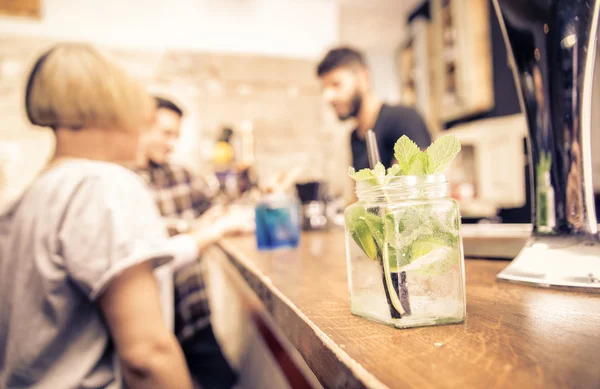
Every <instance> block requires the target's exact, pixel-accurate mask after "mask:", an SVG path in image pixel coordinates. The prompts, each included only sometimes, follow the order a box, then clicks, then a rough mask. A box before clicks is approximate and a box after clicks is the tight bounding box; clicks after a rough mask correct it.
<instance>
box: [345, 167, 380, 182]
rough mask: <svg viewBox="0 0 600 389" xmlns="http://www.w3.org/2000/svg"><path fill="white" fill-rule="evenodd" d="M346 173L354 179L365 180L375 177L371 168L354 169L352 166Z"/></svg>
mask: <svg viewBox="0 0 600 389" xmlns="http://www.w3.org/2000/svg"><path fill="white" fill-rule="evenodd" d="M348 175H349V176H350V177H351V178H353V179H354V181H366V180H370V179H372V178H375V175H374V174H373V172H372V171H371V169H361V170H359V171H355V170H354V168H353V167H350V168H348Z"/></svg>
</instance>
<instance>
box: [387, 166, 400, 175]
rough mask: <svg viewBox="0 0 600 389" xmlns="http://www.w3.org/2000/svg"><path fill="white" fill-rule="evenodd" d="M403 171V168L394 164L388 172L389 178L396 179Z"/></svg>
mask: <svg viewBox="0 0 600 389" xmlns="http://www.w3.org/2000/svg"><path fill="white" fill-rule="evenodd" d="M401 171H402V168H401V167H400V165H398V164H397V163H395V164H393V165H392V167H391V168H389V169H388V170H387V177H390V178H391V177H395V176H397V175H398V174H400V172H401Z"/></svg>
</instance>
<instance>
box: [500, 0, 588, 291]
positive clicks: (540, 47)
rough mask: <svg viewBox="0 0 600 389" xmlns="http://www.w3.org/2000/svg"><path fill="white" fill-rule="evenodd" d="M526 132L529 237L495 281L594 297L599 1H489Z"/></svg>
mask: <svg viewBox="0 0 600 389" xmlns="http://www.w3.org/2000/svg"><path fill="white" fill-rule="evenodd" d="M493 2H494V6H495V9H496V13H497V15H498V18H499V19H500V25H501V26H502V28H503V34H504V38H505V41H506V43H507V47H508V51H509V57H510V58H509V62H510V63H511V67H512V69H513V73H514V78H515V82H516V85H517V90H518V91H519V99H520V105H521V109H522V111H523V112H524V113H525V116H526V119H527V125H528V130H529V134H528V135H529V136H528V148H529V158H530V161H529V162H530V164H529V166H530V169H531V171H530V177H532V180H531V193H532V194H531V196H532V204H533V205H534V206H533V207H532V209H533V211H532V224H533V232H532V235H531V237H530V239H529V241H528V243H527V244H526V246H525V247H524V248H523V250H522V251H521V252H520V254H519V255H518V256H517V257H516V258H515V259H514V260H513V261H512V262H511V263H510V265H509V266H508V267H506V268H505V269H504V270H503V271H502V272H501V273H500V274H498V278H499V279H501V280H507V281H516V282H525V283H530V284H534V285H537V286H546V287H565V288H581V289H582V290H584V291H595V292H600V239H599V238H598V225H597V221H596V213H595V205H594V193H593V186H592V160H591V159H592V150H591V130H592V128H591V118H592V84H593V77H594V74H593V73H594V66H595V60H596V40H597V32H598V17H599V12H600V9H599V7H600V0H493Z"/></svg>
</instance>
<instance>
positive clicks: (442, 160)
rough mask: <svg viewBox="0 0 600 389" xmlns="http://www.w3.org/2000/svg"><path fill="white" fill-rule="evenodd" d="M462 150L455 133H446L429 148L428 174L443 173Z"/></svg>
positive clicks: (427, 151)
mask: <svg viewBox="0 0 600 389" xmlns="http://www.w3.org/2000/svg"><path fill="white" fill-rule="evenodd" d="M459 151H460V142H459V141H458V139H456V137H455V136H454V135H444V136H442V137H441V138H439V139H438V140H436V141H435V142H433V144H431V146H429V147H428V148H427V150H426V151H425V153H426V154H427V158H428V163H427V174H438V173H443V172H444V171H445V170H446V168H447V167H448V165H450V162H452V160H453V159H454V158H455V157H456V155H457V154H458V152H459Z"/></svg>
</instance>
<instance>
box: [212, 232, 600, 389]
mask: <svg viewBox="0 0 600 389" xmlns="http://www.w3.org/2000/svg"><path fill="white" fill-rule="evenodd" d="M221 248H222V249H223V250H224V251H225V253H226V254H227V255H228V257H229V259H230V261H231V262H232V263H233V264H234V265H235V266H236V268H237V269H238V270H239V271H240V272H241V273H242V275H243V276H244V278H245V279H246V281H248V283H249V285H250V286H251V287H252V289H253V290H254V291H255V292H256V293H257V295H258V296H259V298H260V299H261V300H262V302H263V304H264V305H265V307H266V309H267V310H268V311H269V313H270V314H271V315H272V317H273V319H274V322H275V323H276V324H277V325H278V326H279V327H280V328H281V329H282V331H283V333H284V334H285V335H286V336H287V337H288V338H289V340H290V341H291V342H292V344H293V345H294V346H295V347H296V348H297V349H298V351H299V352H300V354H301V355H302V356H303V357H304V359H305V360H306V362H307V363H308V365H309V366H310V368H311V369H312V370H313V372H314V373H315V375H316V376H317V378H318V379H319V380H320V382H321V383H322V384H323V386H324V387H326V388H364V387H368V388H385V387H389V388H404V387H414V388H505V387H506V388H559V387H564V388H592V387H596V388H598V387H600V364H599V363H600V295H593V294H584V293H579V292H571V291H557V290H550V289H543V288H536V287H532V286H525V285H518V284H511V283H505V282H498V281H496V279H495V276H496V274H497V273H498V272H499V271H500V270H501V269H502V268H503V267H504V266H506V265H507V264H508V262H507V261H491V260H470V259H467V260H466V283H467V319H466V322H465V323H462V324H456V325H446V326H438V327H421V328H413V329H402V330H400V329H395V328H391V327H387V326H384V325H381V324H378V323H374V322H371V321H369V320H366V319H363V318H360V317H357V316H354V315H352V314H351V313H350V309H349V297H348V287H347V275H346V259H345V246H344V236H343V232H342V231H338V230H336V231H332V232H311V233H305V234H303V236H302V240H301V244H300V247H299V248H298V249H297V250H287V251H273V252H260V251H258V250H257V249H256V243H255V239H254V238H253V237H239V238H232V239H226V240H224V241H222V242H221Z"/></svg>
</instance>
